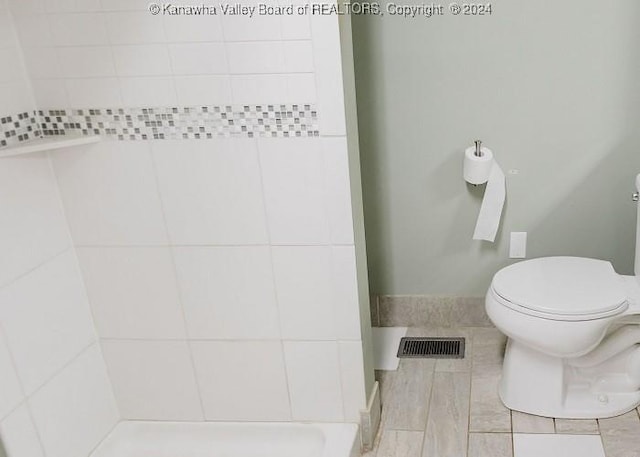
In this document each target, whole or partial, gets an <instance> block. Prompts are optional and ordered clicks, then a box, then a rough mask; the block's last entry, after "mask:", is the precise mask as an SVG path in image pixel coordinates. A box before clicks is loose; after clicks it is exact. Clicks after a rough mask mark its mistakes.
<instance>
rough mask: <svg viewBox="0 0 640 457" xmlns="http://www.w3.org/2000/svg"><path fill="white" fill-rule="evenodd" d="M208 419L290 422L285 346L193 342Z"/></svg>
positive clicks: (253, 343) (266, 343)
mask: <svg viewBox="0 0 640 457" xmlns="http://www.w3.org/2000/svg"><path fill="white" fill-rule="evenodd" d="M192 348H193V355H194V361H195V365H196V373H197V374H198V381H199V384H200V388H201V389H202V401H203V404H204V410H205V417H206V418H207V420H227V421H228V420H232V421H233V420H238V421H253V420H255V421H262V420H271V421H274V420H275V421H278V420H281V421H288V420H291V411H290V407H289V396H288V390H287V378H286V373H285V366H284V357H283V354H282V344H281V343H280V342H279V341H277V342H261V341H234V342H222V341H196V342H193V343H192Z"/></svg>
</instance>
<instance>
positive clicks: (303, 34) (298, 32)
mask: <svg viewBox="0 0 640 457" xmlns="http://www.w3.org/2000/svg"><path fill="white" fill-rule="evenodd" d="M290 3H292V4H294V5H304V4H305V3H309V2H308V1H307V0H296V1H293V2H290ZM287 4H289V2H287ZM310 16H311V15H308V14H306V15H305V14H303V15H297V14H294V15H293V16H286V17H284V16H283V17H281V18H280V20H281V25H282V39H283V40H304V39H308V38H311V23H310V21H309V17H310Z"/></svg>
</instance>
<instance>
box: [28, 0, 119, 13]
mask: <svg viewBox="0 0 640 457" xmlns="http://www.w3.org/2000/svg"><path fill="white" fill-rule="evenodd" d="M35 1H42V0H35ZM107 1H108V0H107ZM44 4H45V8H46V10H47V11H50V12H82V11H100V9H101V8H100V0H44Z"/></svg>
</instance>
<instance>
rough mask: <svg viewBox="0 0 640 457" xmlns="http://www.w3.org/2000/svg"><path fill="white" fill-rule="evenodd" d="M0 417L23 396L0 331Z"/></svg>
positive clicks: (8, 411)
mask: <svg viewBox="0 0 640 457" xmlns="http://www.w3.org/2000/svg"><path fill="white" fill-rule="evenodd" d="M0 373H2V376H0V419H2V418H4V417H5V416H7V415H8V414H9V413H10V412H11V411H12V410H13V409H14V408H15V407H16V406H18V405H19V404H20V402H21V401H22V400H23V398H24V394H23V392H22V386H21V385H20V381H19V380H18V376H17V374H16V370H15V366H14V363H13V360H12V359H11V354H9V349H8V348H7V345H6V343H5V337H4V332H1V331H0Z"/></svg>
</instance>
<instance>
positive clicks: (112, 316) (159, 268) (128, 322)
mask: <svg viewBox="0 0 640 457" xmlns="http://www.w3.org/2000/svg"><path fill="white" fill-rule="evenodd" d="M78 258H79V260H80V267H81V269H82V272H83V275H84V280H85V284H86V287H87V292H88V294H89V301H90V303H91V308H92V309H93V316H94V319H95V324H96V327H97V329H98V334H99V335H100V337H101V338H158V339H171V338H184V337H185V329H184V318H183V315H182V310H181V308H180V301H179V294H178V287H177V284H176V278H175V272H174V266H173V260H172V257H171V251H170V249H169V248H168V247H159V248H154V247H142V248H135V247H125V248H120V247H113V248H79V249H78Z"/></svg>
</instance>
